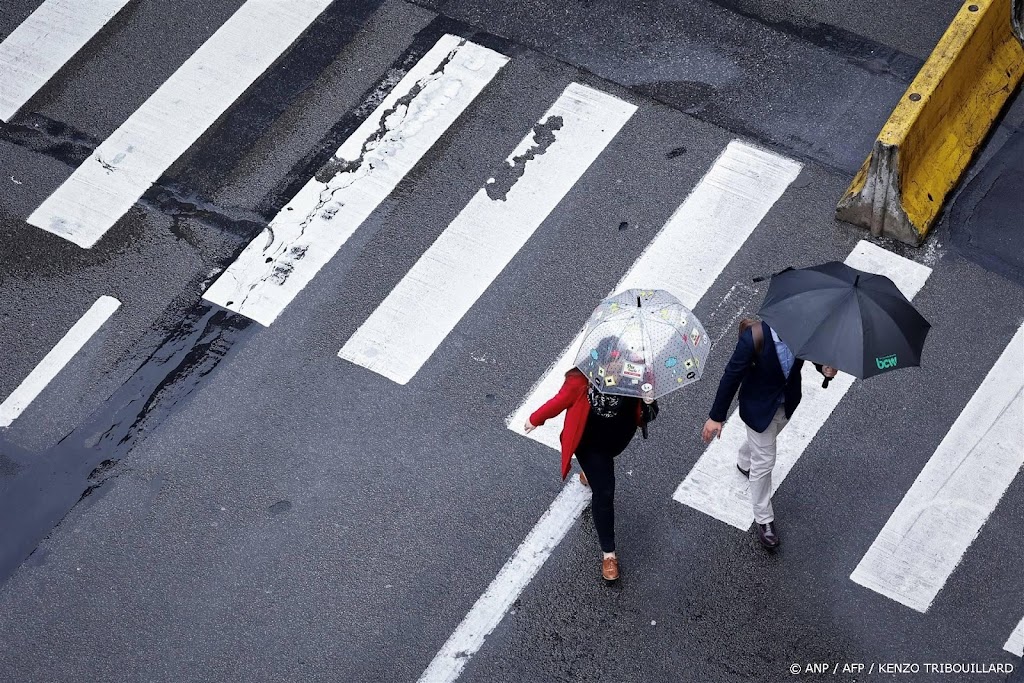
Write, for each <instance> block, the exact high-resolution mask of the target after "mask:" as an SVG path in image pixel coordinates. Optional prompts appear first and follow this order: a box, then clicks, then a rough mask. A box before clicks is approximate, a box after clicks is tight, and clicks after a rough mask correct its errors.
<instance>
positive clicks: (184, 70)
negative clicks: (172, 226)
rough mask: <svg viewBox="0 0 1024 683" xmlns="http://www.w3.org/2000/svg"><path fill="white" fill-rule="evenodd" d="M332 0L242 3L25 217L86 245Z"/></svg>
mask: <svg viewBox="0 0 1024 683" xmlns="http://www.w3.org/2000/svg"><path fill="white" fill-rule="evenodd" d="M330 3H331V0H293V1H292V2H288V3H282V2H279V1H278V0H247V2H246V3H245V4H244V5H242V7H241V8H239V9H238V11H237V12H235V13H234V14H233V15H232V16H231V18H230V19H228V20H227V21H226V22H225V23H224V25H223V26H221V27H220V28H219V29H217V31H216V33H214V34H213V36H211V37H210V39H209V40H207V41H206V42H205V43H204V44H203V45H202V46H201V47H200V48H199V49H198V50H196V52H195V53H194V54H193V55H192V56H191V57H189V58H188V60H186V61H185V63H184V64H182V66H181V67H180V68H179V69H178V70H177V71H176V72H174V74H173V75H171V77H170V78H168V79H167V81H166V82H164V84H163V85H161V86H160V87H159V88H158V89H157V91H156V92H155V93H153V95H152V96H150V98H149V99H148V100H146V102H145V103H143V105H142V106H141V107H139V109H138V110H136V111H135V113H134V114H132V115H131V116H130V117H128V120H126V121H125V122H124V123H123V124H122V125H121V126H120V127H119V128H118V129H117V130H116V131H114V133H113V134H112V135H111V136H110V137H109V138H107V140H105V141H104V142H103V143H102V144H101V145H100V146H99V147H98V148H97V149H96V151H95V152H93V153H92V155H91V156H90V157H89V158H88V159H86V160H85V162H84V163H83V164H82V165H81V166H79V167H78V168H77V169H76V170H75V172H74V173H73V174H72V175H71V177H70V178H68V179H67V180H66V181H65V182H64V184H62V185H61V186H60V187H58V188H57V190H56V191H55V192H54V193H53V194H52V195H50V196H49V198H47V199H46V201H44V202H43V203H42V205H41V206H40V207H39V208H38V209H36V210H35V211H34V212H33V213H32V215H31V216H29V219H28V222H29V223H31V224H32V225H34V226H36V227H38V228H42V229H43V230H47V231H49V232H52V233H53V234H55V235H59V236H60V237H63V238H65V239H67V240H70V241H71V242H74V243H75V244H77V245H79V246H81V247H91V246H92V245H93V244H95V243H96V242H97V241H98V240H99V239H100V238H101V237H103V235H104V234H105V233H106V232H107V230H109V229H110V228H111V227H112V226H113V225H114V223H116V222H117V220H118V219H119V218H121V216H123V215H124V214H125V213H126V212H127V211H128V209H130V208H131V207H132V205H133V204H134V203H135V202H136V200H138V199H139V198H140V197H141V196H142V195H143V193H144V192H145V191H146V190H147V189H149V187H150V185H151V184H152V183H154V182H155V181H156V180H157V179H158V178H159V177H160V175H161V174H162V173H163V172H164V171H165V170H167V168H168V167H169V166H170V165H171V164H172V163H174V161H175V160H176V159H177V158H178V157H179V156H181V155H182V154H183V153H184V152H185V151H186V150H187V149H188V148H189V147H190V146H192V144H193V143H194V142H195V141H196V140H198V139H199V136H201V135H202V134H203V132H204V131H206V129H207V128H209V127H210V126H211V125H213V123H214V122H215V121H216V120H217V119H218V118H219V117H220V116H221V114H223V113H224V112H225V110H227V108H228V107H229V106H231V104H232V103H233V102H234V101H235V100H236V99H238V97H239V96H240V95H241V94H242V93H243V92H245V90H246V88H248V87H249V86H250V85H251V84H252V83H253V81H255V80H256V79H257V78H259V76H260V75H261V74H262V73H263V72H264V71H265V70H266V69H267V68H268V67H269V66H270V65H271V64H273V63H274V61H275V60H276V59H277V58H278V57H279V56H280V55H281V53H283V52H284V51H285V50H287V49H288V47H289V46H291V44H292V43H293V42H294V41H295V39H296V38H298V37H299V35H300V34H301V33H302V32H303V31H304V30H305V29H306V28H307V27H308V26H309V25H310V24H311V23H312V22H313V20H314V19H316V17H317V16H318V15H319V14H320V13H321V12H322V11H323V10H324V8H325V7H327V5H329V4H330Z"/></svg>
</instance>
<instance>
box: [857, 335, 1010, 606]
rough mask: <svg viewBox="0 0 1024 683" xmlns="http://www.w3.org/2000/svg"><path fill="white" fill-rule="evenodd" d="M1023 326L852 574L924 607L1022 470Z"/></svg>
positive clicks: (888, 594)
mask: <svg viewBox="0 0 1024 683" xmlns="http://www.w3.org/2000/svg"><path fill="white" fill-rule="evenodd" d="M1022 367H1024V326H1021V328H1020V329H1018V330H1017V333H1016V334H1015V335H1014V337H1013V339H1012V340H1011V341H1010V344H1009V345H1008V346H1007V347H1006V350H1005V351H1003V353H1002V355H1001V356H1000V357H999V360H997V361H996V363H995V365H993V366H992V369H991V370H990V371H989V373H988V375H987V376H986V377H985V380H984V381H983V382H982V383H981V386H980V387H978V390H977V391H976V392H975V393H974V396H972V397H971V400H970V401H968V403H967V406H966V407H965V408H964V410H963V412H962V413H961V414H960V416H959V417H958V418H957V420H956V422H955V423H954V424H953V426H952V428H951V429H950V430H949V432H948V433H947V434H946V437H945V438H944V439H943V440H942V443H940V444H939V447H938V448H937V449H936V451H935V453H934V454H933V455H932V457H931V458H930V459H929V460H928V463H927V464H926V465H925V466H924V469H923V470H922V471H921V474H920V475H918V477H917V479H916V480H915V481H914V485H913V486H912V487H911V488H910V490H909V491H908V492H907V494H906V496H904V498H903V500H902V501H901V502H900V504H899V506H897V508H896V510H895V511H894V512H893V513H892V516H891V517H889V521H888V522H886V524H885V527H883V528H882V531H881V532H880V533H879V534H878V537H877V538H876V539H875V541H874V543H872V544H871V547H870V548H869V549H868V552H867V553H866V554H865V555H864V557H863V559H861V561H860V564H858V565H857V568H856V569H855V570H854V572H853V574H852V575H851V576H850V578H851V579H853V580H854V581H856V582H857V583H859V584H861V585H862V586H865V587H867V588H870V589H871V590H873V591H876V592H878V593H881V594H882V595H884V596H886V597H889V598H892V599H893V600H896V601H897V602H900V603H902V604H904V605H906V606H907V607H911V608H913V609H915V610H917V611H919V612H926V611H927V610H928V608H929V607H930V606H931V604H932V601H933V600H935V597H936V596H937V595H938V593H939V591H940V590H942V587H943V586H944V585H945V583H946V580H947V579H948V578H949V576H950V574H952V573H953V570H954V569H955V568H956V566H957V565H958V564H959V563H960V560H961V559H962V558H963V555H964V553H965V552H967V548H968V547H970V545H971V543H973V542H974V539H975V538H977V536H978V534H979V533H980V531H981V528H982V526H984V524H985V520H987V519H988V518H989V516H990V515H991V514H992V511H993V510H995V508H996V505H998V503H999V500H1000V499H1001V498H1002V497H1003V494H1004V493H1005V492H1006V489H1007V488H1009V486H1010V484H1011V483H1012V482H1013V480H1014V478H1015V477H1016V476H1017V474H1018V473H1019V472H1020V470H1021V467H1024V448H1022V447H1021V440H1020V438H1021V425H1024V374H1022V373H1021V368H1022Z"/></svg>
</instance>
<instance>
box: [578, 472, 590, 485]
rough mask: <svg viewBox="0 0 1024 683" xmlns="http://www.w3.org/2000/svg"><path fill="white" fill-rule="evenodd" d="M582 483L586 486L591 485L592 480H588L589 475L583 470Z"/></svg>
mask: <svg viewBox="0 0 1024 683" xmlns="http://www.w3.org/2000/svg"><path fill="white" fill-rule="evenodd" d="M580 483H581V484H583V485H584V486H590V482H589V481H587V475H585V474H583V473H582V472H580Z"/></svg>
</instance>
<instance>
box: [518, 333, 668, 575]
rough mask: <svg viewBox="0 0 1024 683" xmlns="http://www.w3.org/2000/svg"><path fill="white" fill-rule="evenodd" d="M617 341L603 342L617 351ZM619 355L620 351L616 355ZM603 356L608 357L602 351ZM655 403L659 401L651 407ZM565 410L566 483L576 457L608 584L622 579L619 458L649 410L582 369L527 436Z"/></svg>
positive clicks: (529, 425)
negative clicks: (617, 497) (592, 380)
mask: <svg viewBox="0 0 1024 683" xmlns="http://www.w3.org/2000/svg"><path fill="white" fill-rule="evenodd" d="M617 341H618V340H617V339H615V338H609V339H607V340H604V341H603V342H602V345H605V344H607V345H608V346H607V347H606V348H612V349H614V348H615V344H616V343H617ZM610 353H611V355H615V351H612V352H610ZM602 356H603V357H607V356H606V355H605V354H604V352H603V351H602ZM622 364H623V363H622V361H621V360H619V361H613V362H612V363H610V364H608V365H607V366H606V367H605V368H604V370H605V375H604V376H605V378H608V377H615V376H617V375H618V373H619V372H620V371H621V369H622ZM651 403H652V404H653V402H651ZM563 411H565V413H566V417H565V427H564V428H563V429H562V434H561V444H562V479H565V478H566V476H567V475H568V474H569V468H570V465H571V459H572V456H573V454H574V453H575V454H576V460H577V461H578V462H579V464H580V467H581V468H582V469H583V472H582V473H581V474H580V482H581V483H583V484H584V485H585V486H590V488H591V491H592V493H593V497H592V500H591V511H592V516H593V518H594V528H595V529H596V530H597V537H598V540H599V541H600V544H601V551H602V553H603V557H602V559H601V576H602V577H603V578H604V579H605V580H606V581H615V580H617V579H618V578H619V560H618V556H617V555H616V554H615V457H616V456H617V455H619V454H620V453H622V451H624V450H625V449H626V446H628V445H629V442H630V440H632V438H633V436H634V435H635V434H636V430H637V427H639V426H642V423H643V416H644V413H645V411H644V410H643V409H642V407H641V401H640V399H638V398H634V397H631V396H618V395H614V394H606V393H602V392H601V391H600V390H599V389H598V388H597V387H595V386H594V385H593V384H591V383H590V381H589V380H588V379H587V376H586V375H584V374H583V373H582V372H581V371H580V370H578V369H577V368H573V369H572V370H569V371H568V372H567V373H565V381H564V382H563V384H562V388H561V389H560V390H559V392H558V393H557V394H556V395H555V396H554V397H553V398H551V399H550V400H549V401H547V402H546V403H545V404H544V405H542V406H541V407H540V408H538V409H537V410H536V411H535V412H534V413H533V414H532V415H530V417H529V419H528V420H527V421H526V425H525V426H524V429H525V430H526V432H527V433H529V432H531V431H533V430H534V429H536V428H537V427H539V426H541V425H543V424H544V423H545V422H546V421H547V420H550V419H551V418H553V417H555V416H556V415H558V414H560V413H562V412H563Z"/></svg>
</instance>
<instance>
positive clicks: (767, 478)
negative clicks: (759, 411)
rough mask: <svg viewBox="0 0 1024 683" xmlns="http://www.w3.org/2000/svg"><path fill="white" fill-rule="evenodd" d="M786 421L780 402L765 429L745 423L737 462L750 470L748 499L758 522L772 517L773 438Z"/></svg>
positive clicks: (775, 437)
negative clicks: (761, 430)
mask: <svg viewBox="0 0 1024 683" xmlns="http://www.w3.org/2000/svg"><path fill="white" fill-rule="evenodd" d="M788 422H789V420H787V419H786V409H785V408H783V407H782V406H779V409H778V410H777V411H776V412H775V417H774V418H772V421H771V424H769V425H768V429H766V430H764V431H763V432H755V431H754V430H753V429H751V428H750V427H747V440H746V441H745V442H744V443H743V445H742V446H740V452H739V458H738V459H737V464H738V465H739V466H740V467H741V468H743V469H745V470H750V503H751V505H752V506H753V508H754V521H755V522H757V523H758V524H767V523H768V522H772V521H774V520H775V511H774V510H772V468H773V467H775V442H776V439H777V437H778V436H779V432H781V431H782V428H783V427H785V426H786V424H787V423H788ZM744 426H746V425H744Z"/></svg>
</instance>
